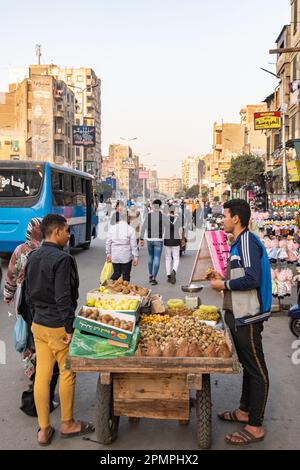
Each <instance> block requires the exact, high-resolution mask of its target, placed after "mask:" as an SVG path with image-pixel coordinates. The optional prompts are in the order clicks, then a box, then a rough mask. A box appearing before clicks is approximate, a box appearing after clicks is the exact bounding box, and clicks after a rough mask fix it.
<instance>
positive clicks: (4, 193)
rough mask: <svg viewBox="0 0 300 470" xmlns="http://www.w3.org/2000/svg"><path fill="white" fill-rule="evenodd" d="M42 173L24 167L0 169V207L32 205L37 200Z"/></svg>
mask: <svg viewBox="0 0 300 470" xmlns="http://www.w3.org/2000/svg"><path fill="white" fill-rule="evenodd" d="M43 178H44V174H43V172H42V171H39V170H35V169H32V170H28V169H25V168H22V169H21V168H13V169H9V168H1V169H0V207H7V206H14V207H32V206H33V205H34V204H36V202H37V201H38V197H39V195H40V192H41V189H42V183H43Z"/></svg>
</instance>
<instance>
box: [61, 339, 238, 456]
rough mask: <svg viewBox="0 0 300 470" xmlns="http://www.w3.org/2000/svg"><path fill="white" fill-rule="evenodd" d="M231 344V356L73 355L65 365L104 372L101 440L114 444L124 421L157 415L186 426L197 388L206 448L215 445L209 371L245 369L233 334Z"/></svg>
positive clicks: (98, 401) (99, 419)
mask: <svg viewBox="0 0 300 470" xmlns="http://www.w3.org/2000/svg"><path fill="white" fill-rule="evenodd" d="M225 334H226V340H227V344H228V346H229V348H230V350H231V352H232V357H231V358H229V359H224V358H204V357H200V358H192V357H188V358H178V357H170V358H163V357H135V356H132V357H124V358H118V359H85V358H79V357H71V356H69V357H68V359H67V363H66V367H67V368H68V369H72V370H73V371H74V372H99V373H100V374H99V380H98V385H97V396H96V419H95V427H96V433H97V438H98V441H99V442H100V443H101V444H105V445H108V444H111V443H112V442H113V441H114V440H115V439H116V438H117V435H118V426H119V419H120V417H121V416H127V417H129V418H135V419H136V418H154V419H171V420H178V421H179V422H180V423H181V424H187V423H188V422H189V419H190V412H191V408H192V400H191V397H190V391H191V390H196V400H195V407H196V415H197V442H198V445H199V447H200V448H201V449H208V448H210V446H211V435H212V425H211V389H210V374H220V373H221V374H222V373H223V374H233V373H238V372H239V371H240V366H239V362H238V359H237V356H236V352H235V349H234V345H233V343H232V341H231V337H230V333H229V331H228V330H226V333H225Z"/></svg>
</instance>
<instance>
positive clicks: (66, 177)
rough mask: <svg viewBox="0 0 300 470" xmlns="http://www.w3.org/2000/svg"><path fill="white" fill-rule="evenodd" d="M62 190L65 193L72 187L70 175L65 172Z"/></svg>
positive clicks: (69, 191)
mask: <svg viewBox="0 0 300 470" xmlns="http://www.w3.org/2000/svg"><path fill="white" fill-rule="evenodd" d="M64 191H65V192H67V193H71V192H72V187H71V175H69V174H67V173H65V174H64Z"/></svg>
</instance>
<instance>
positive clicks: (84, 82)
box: [29, 64, 102, 179]
mask: <svg viewBox="0 0 300 470" xmlns="http://www.w3.org/2000/svg"><path fill="white" fill-rule="evenodd" d="M29 74H30V76H32V75H36V74H38V75H51V76H53V77H54V78H56V79H57V80H61V81H63V82H65V84H66V85H67V87H68V88H69V89H70V90H72V91H73V92H74V94H75V122H74V124H75V125H77V126H79V125H80V126H95V136H96V142H95V146H94V147H88V148H86V147H83V146H75V162H76V163H75V165H76V168H77V169H80V170H84V171H87V172H90V173H92V174H93V175H95V176H96V178H97V179H99V178H100V176H101V160H102V156H101V80H100V78H99V77H97V75H96V73H95V72H94V70H93V69H91V68H89V67H81V68H68V67H66V68H61V67H58V66H57V65H54V64H50V65H31V66H30V67H29Z"/></svg>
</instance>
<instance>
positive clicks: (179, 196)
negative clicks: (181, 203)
mask: <svg viewBox="0 0 300 470" xmlns="http://www.w3.org/2000/svg"><path fill="white" fill-rule="evenodd" d="M185 193H186V191H184V189H181V191H177V193H175V194H174V196H175V198H176V199H180V198H182V197H185Z"/></svg>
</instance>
